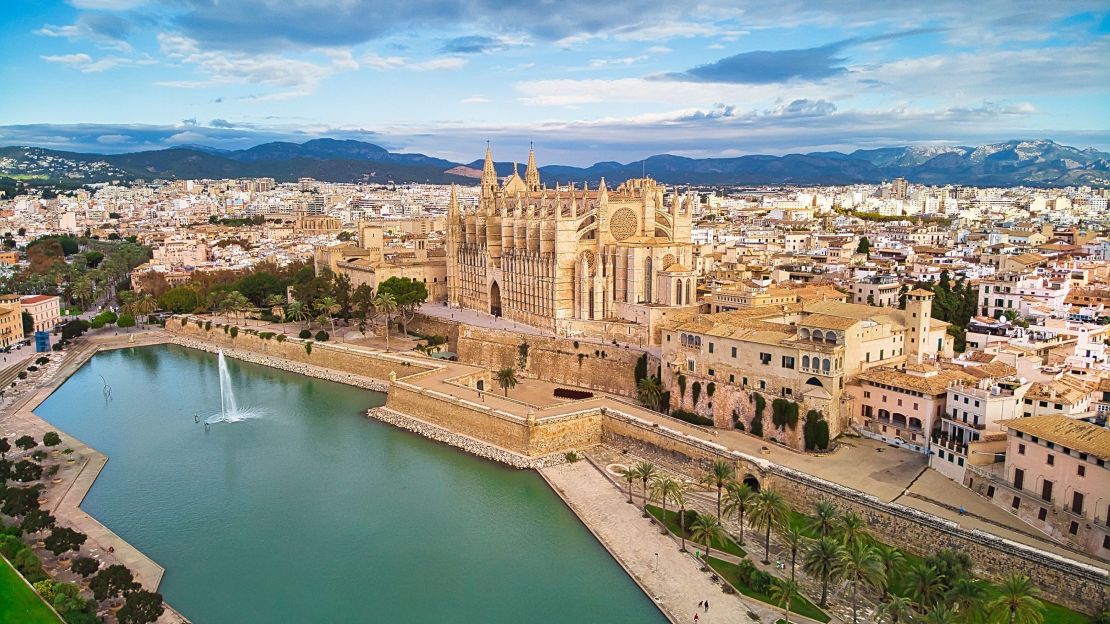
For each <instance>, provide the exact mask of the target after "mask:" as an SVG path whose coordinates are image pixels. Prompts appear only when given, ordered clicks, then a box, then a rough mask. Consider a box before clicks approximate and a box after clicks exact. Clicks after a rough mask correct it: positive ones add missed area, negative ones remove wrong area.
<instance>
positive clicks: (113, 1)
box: [68, 0, 146, 11]
mask: <svg viewBox="0 0 1110 624" xmlns="http://www.w3.org/2000/svg"><path fill="white" fill-rule="evenodd" d="M68 1H69V4H71V5H73V6H74V7H75V8H78V9H103V10H107V11H124V10H127V9H134V8H136V7H140V6H142V5H144V4H146V0H68Z"/></svg>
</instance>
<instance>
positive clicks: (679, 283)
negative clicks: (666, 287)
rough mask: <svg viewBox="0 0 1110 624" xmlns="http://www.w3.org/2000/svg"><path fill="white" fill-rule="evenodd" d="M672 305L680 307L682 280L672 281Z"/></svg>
mask: <svg viewBox="0 0 1110 624" xmlns="http://www.w3.org/2000/svg"><path fill="white" fill-rule="evenodd" d="M674 304H675V305H682V280H675V281H674Z"/></svg>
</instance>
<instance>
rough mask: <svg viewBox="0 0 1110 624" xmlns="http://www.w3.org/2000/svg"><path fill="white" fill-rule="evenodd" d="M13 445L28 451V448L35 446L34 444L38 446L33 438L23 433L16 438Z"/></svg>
mask: <svg viewBox="0 0 1110 624" xmlns="http://www.w3.org/2000/svg"><path fill="white" fill-rule="evenodd" d="M15 445H16V446H18V447H19V448H21V449H23V450H24V451H29V450H31V449H33V448H35V447H36V446H38V445H39V443H38V442H36V441H35V439H34V438H32V437H31V436H29V435H23V436H20V437H18V438H16V440H15Z"/></svg>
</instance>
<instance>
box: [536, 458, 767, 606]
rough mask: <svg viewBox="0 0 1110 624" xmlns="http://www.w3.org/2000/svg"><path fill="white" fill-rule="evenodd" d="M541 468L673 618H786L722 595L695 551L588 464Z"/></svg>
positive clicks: (568, 502) (719, 587)
mask: <svg viewBox="0 0 1110 624" xmlns="http://www.w3.org/2000/svg"><path fill="white" fill-rule="evenodd" d="M539 472H540V474H541V475H543V477H544V478H545V479H546V480H547V482H548V483H550V484H551V487H552V488H554V490H555V491H556V492H557V493H558V494H559V496H561V497H562V498H563V500H564V501H566V503H567V505H568V506H569V507H570V508H571V509H572V510H573V511H574V513H576V514H578V517H579V518H581V519H582V522H583V523H585V525H586V526H587V527H588V528H589V529H590V530H591V531H592V532H593V534H594V535H595V536H596V537H597V539H598V540H599V541H600V542H601V543H602V544H603V545H604V546H605V547H606V548H607V549H608V550H609V552H610V553H611V554H612V555H613V557H614V558H615V559H616V560H617V561H618V562H619V563H620V564H621V565H622V566H623V567H624V569H625V570H626V571H627V572H628V574H629V575H630V576H631V577H632V578H633V579H634V580H635V581H636V582H637V583H639V585H640V587H642V588H643V590H644V591H645V592H646V593H647V595H648V596H649V597H651V598H652V599H653V600H655V603H656V604H657V605H658V606H659V608H660V609H662V611H663V612H664V613H665V614H666V615H667V617H668V618H669V619H670V620H671V621H672V622H676V623H682V624H685V623H688V622H693V621H694V613H695V612H697V613H698V616H699V618H700V619H699V621H700V622H706V623H712V622H722V623H723V622H731V623H735V622H751V621H752V620H751V619H749V618H748V616H747V612H748V611H752V612H754V613H756V614H758V615H759V617H760V621H761V622H774V621H775V620H776V619H778V618H779V617H781V616H782V613H781V612H780V611H777V610H774V609H771V608H770V607H768V606H767V605H764V604H762V603H758V602H754V601H751V600H748V599H744V598H740V597H739V596H736V595H727V594H725V593H723V592H722V591H721V586H720V585H718V584H717V583H714V582H713V581H712V580H710V577H709V574H708V573H705V572H702V571H701V565H700V564H699V563H698V562H697V561H696V560H695V559H694V558H693V557H692V556H691V555H690V554H687V553H681V552H679V550H678V546H677V545H676V544H675V542H674V540H672V539H671V538H670V537H669V536H667V535H663V534H662V533H660V532H659V529H658V528H657V527H656V525H654V524H652V523H651V522H649V521H648V520H646V519H644V518H643V517H642V516H641V513H640V510H639V509H638V508H636V507H635V506H634V505H629V504H628V502H627V500H626V499H625V498H624V496H623V495H622V494H621V492H620V491H619V490H617V489H616V488H614V487H613V486H612V485H611V484H610V483H609V482H608V480H607V479H606V478H605V477H604V476H603V475H602V474H601V473H599V472H598V471H597V470H596V469H595V468H594V467H593V466H592V465H591V464H590V463H589V462H586V461H579V462H575V463H573V464H562V465H559V466H552V467H549V468H543V469H541V470H540V471H539ZM702 600H709V604H710V608H709V612H708V613H704V612H702V611H700V610H698V609H697V605H698V602H700V601H702Z"/></svg>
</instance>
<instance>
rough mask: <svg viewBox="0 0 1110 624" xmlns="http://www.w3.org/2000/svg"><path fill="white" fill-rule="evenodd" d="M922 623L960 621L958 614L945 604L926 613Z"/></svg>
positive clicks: (954, 623) (934, 623) (936, 623)
mask: <svg viewBox="0 0 1110 624" xmlns="http://www.w3.org/2000/svg"><path fill="white" fill-rule="evenodd" d="M921 621H922V622H924V624H957V622H960V621H961V619H960V616H959V615H958V614H957V613H956V612H955V611H953V610H952V609H949V608H948V606H947V605H941V606H939V607H937V608H935V609H933V610H932V611H930V612H929V613H928V615H926V616H925V618H924V619H923V620H921Z"/></svg>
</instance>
